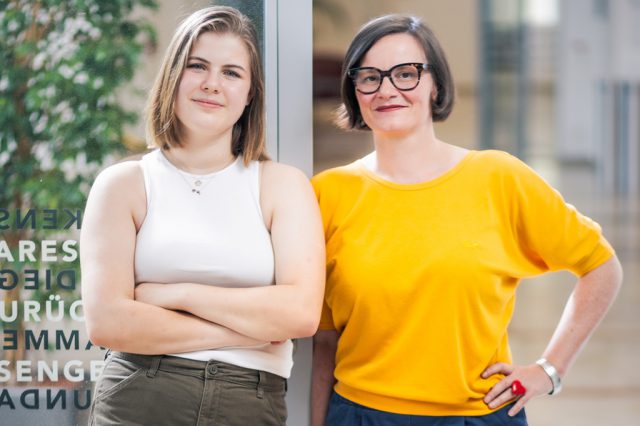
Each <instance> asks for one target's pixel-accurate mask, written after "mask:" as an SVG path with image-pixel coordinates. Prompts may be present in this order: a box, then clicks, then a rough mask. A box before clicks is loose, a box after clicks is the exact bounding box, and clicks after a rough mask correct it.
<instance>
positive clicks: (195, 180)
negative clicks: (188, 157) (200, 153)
mask: <svg viewBox="0 0 640 426" xmlns="http://www.w3.org/2000/svg"><path fill="white" fill-rule="evenodd" d="M165 158H166V156H165ZM171 159H172V160H173V162H174V163H176V164H177V165H178V166H179V167H175V166H174V167H175V171H176V173H178V175H179V176H180V177H181V178H182V180H183V181H184V183H186V184H187V187H188V188H189V189H190V190H191V193H192V194H193V195H201V192H202V191H203V190H204V188H205V187H206V186H207V185H209V183H211V181H212V180H213V179H214V178H215V177H216V174H217V172H213V173H212V174H209V175H205V176H201V177H195V176H197V175H193V174H192V173H189V172H187V171H186V167H185V166H184V164H183V163H182V162H181V161H179V160H178V159H177V158H176V157H175V156H174V155H171ZM234 161H235V159H234ZM169 163H171V161H169ZM230 164H231V163H230ZM226 167H228V166H225V167H223V168H222V169H220V170H224V169H225V168H226ZM220 170H219V171H220ZM187 177H188V178H187Z"/></svg>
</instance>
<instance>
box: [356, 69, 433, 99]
mask: <svg viewBox="0 0 640 426" xmlns="http://www.w3.org/2000/svg"><path fill="white" fill-rule="evenodd" d="M429 69H433V66H432V65H430V64H421V63H419V62H408V63H406V64H398V65H396V66H394V67H391V68H390V69H388V70H386V71H382V70H380V69H378V68H374V67H360V68H351V69H350V70H349V71H347V75H348V76H349V78H351V79H352V80H353V84H354V85H355V86H356V90H357V91H358V92H360V93H363V94H365V95H369V94H371V93H375V92H377V91H378V89H380V86H382V80H384V78H385V77H389V81H391V84H393V87H395V88H396V89H398V90H403V91H409V90H413V89H415V88H416V87H417V86H418V83H420V74H422V70H427V71H428V70H429Z"/></svg>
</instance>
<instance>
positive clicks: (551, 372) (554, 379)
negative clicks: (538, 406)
mask: <svg viewBox="0 0 640 426" xmlns="http://www.w3.org/2000/svg"><path fill="white" fill-rule="evenodd" d="M536 364H538V365H539V366H540V367H542V369H543V370H544V372H545V373H546V374H547V376H549V378H550V379H551V384H552V385H553V388H551V392H549V395H557V394H559V393H560V391H561V390H562V380H561V379H560V375H559V374H558V370H556V368H555V367H554V366H553V365H552V364H551V363H550V362H549V361H547V360H546V359H545V358H540V359H539V360H537V361H536Z"/></svg>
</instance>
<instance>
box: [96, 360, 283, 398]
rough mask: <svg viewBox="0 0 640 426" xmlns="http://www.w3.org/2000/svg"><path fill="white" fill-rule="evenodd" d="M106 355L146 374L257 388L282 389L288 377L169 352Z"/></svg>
mask: <svg viewBox="0 0 640 426" xmlns="http://www.w3.org/2000/svg"><path fill="white" fill-rule="evenodd" d="M109 356H111V357H113V358H119V359H122V360H125V361H129V362H132V363H134V364H136V365H138V366H140V367H143V368H145V369H147V376H149V377H153V376H155V374H156V373H157V372H158V371H166V372H171V373H177V374H183V375H187V376H193V377H198V378H201V379H215V380H222V381H227V382H233V383H237V384H240V385H244V386H250V387H255V388H257V389H258V390H261V389H264V390H267V391H285V392H286V390H287V380H286V379H285V378H283V377H281V376H278V375H276V374H273V373H269V372H266V371H260V370H253V369H250V368H244V367H239V366H237V365H233V364H229V363H226V362H222V361H215V360H210V361H198V360H194V359H187V358H180V357H175V356H170V355H139V354H132V353H128V352H117V351H111V350H109V351H107V353H106V354H105V359H107V358H108V357H109Z"/></svg>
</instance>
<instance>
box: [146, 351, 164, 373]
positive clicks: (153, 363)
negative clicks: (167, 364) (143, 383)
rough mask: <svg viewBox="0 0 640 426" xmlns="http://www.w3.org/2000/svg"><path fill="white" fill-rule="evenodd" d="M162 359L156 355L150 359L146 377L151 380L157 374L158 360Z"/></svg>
mask: <svg viewBox="0 0 640 426" xmlns="http://www.w3.org/2000/svg"><path fill="white" fill-rule="evenodd" d="M161 359H162V355H157V356H154V357H153V358H151V365H149V369H148V370H147V377H149V378H150V379H153V378H154V377H155V375H156V373H157V372H158V368H160V360H161Z"/></svg>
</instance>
